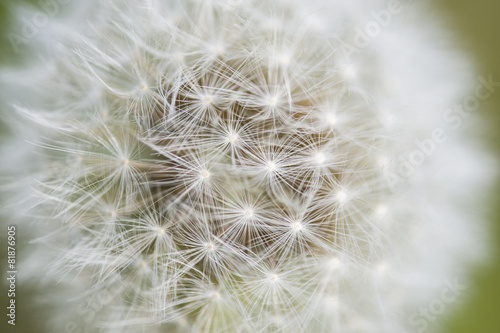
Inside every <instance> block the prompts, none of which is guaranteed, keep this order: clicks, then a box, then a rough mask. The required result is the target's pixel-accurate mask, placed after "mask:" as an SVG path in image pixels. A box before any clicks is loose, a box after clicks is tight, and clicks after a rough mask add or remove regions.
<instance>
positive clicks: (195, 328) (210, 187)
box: [2, 0, 498, 333]
mask: <svg viewBox="0 0 500 333" xmlns="http://www.w3.org/2000/svg"><path fill="white" fill-rule="evenodd" d="M23 13H29V14H27V15H25V16H24V17H26V18H28V19H24V20H19V23H18V25H19V26H18V27H17V29H15V30H14V31H17V33H11V34H10V35H9V40H10V42H11V44H12V46H13V47H14V48H15V49H16V50H18V51H19V52H20V53H23V54H28V55H30V56H29V57H28V56H27V58H29V60H27V61H25V63H24V65H23V67H21V69H16V70H13V69H11V68H4V69H3V71H2V87H3V88H2V91H3V93H2V94H4V97H3V99H4V100H7V101H8V106H6V107H5V108H4V111H3V116H2V117H3V118H4V120H5V123H7V124H8V125H9V127H10V133H11V134H9V136H8V137H7V138H6V139H5V140H4V141H5V144H4V145H3V147H2V159H3V161H5V163H4V162H2V179H3V181H2V189H3V193H4V194H3V195H2V196H3V197H4V199H5V202H7V204H6V205H5V208H4V212H3V213H2V214H4V215H5V216H7V218H6V219H5V220H6V221H7V220H8V221H9V225H14V226H15V228H17V230H19V232H20V233H21V232H23V233H24V234H25V235H28V236H29V239H30V240H31V242H30V243H29V244H27V245H26V246H23V247H22V248H21V246H20V245H19V246H18V249H17V250H18V251H22V252H19V253H23V255H22V256H21V257H22V258H18V261H19V268H18V272H19V273H18V277H17V278H18V281H17V282H18V288H22V287H23V286H24V285H26V286H27V285H31V286H35V288H37V289H38V290H41V292H39V294H40V295H41V296H40V297H38V298H36V299H34V300H33V301H34V302H36V303H37V304H40V305H39V306H40V307H41V308H44V309H45V311H47V313H48V315H47V316H46V317H45V319H44V322H43V325H41V327H40V329H43V330H44V331H46V332H68V333H71V332H112V333H115V332H117V333H118V332H120V333H121V332H168V333H181V332H185V333H188V332H189V333H195V332H196V333H198V332H199V333H211V332H216V333H225V332H228V333H229V332H231V333H254V332H255V333H266V332H287V333H288V332H314V333H321V332H325V333H326V332H329V333H331V332H340V333H349V332H353V333H354V332H363V333H367V332H376V333H380V332H394V333H404V332H407V333H411V332H423V331H425V330H431V328H432V327H433V325H434V324H435V322H437V318H438V317H439V315H440V314H441V313H443V312H444V311H445V309H446V308H448V307H450V308H451V307H452V305H451V303H453V301H454V300H455V299H457V298H458V296H459V295H460V294H461V293H463V292H465V289H466V288H467V269H468V264H470V263H471V262H473V261H477V260H479V259H480V258H482V257H483V256H484V253H485V252H486V246H485V242H484V235H483V234H484V230H483V228H484V227H483V223H482V221H481V218H480V217H479V216H478V214H477V213H475V209H474V207H475V206H474V205H475V202H477V200H479V198H481V193H483V192H482V189H484V181H485V180H487V179H485V178H488V177H486V176H485V175H487V172H479V170H481V167H479V165H481V160H482V159H484V157H483V156H482V153H481V149H480V148H478V147H476V146H475V144H474V143H473V139H472V138H471V137H469V136H468V135H467V134H466V131H464V128H465V126H462V123H465V122H466V119H468V120H467V121H469V120H470V119H472V118H473V117H471V118H469V117H465V116H464V115H465V114H467V115H468V114H470V113H471V112H470V111H469V112H468V111H467V108H468V107H469V106H470V105H471V102H470V101H473V98H472V97H475V95H474V87H475V86H474V84H479V87H480V88H479V90H480V91H481V92H482V93H483V95H484V94H486V93H488V92H489V90H488V88H489V87H491V86H493V87H496V86H497V85H498V83H497V82H495V81H493V80H492V79H491V78H488V77H482V78H481V79H480V81H477V80H476V78H475V76H474V74H473V73H471V72H470V70H468V69H467V66H466V60H464V59H463V58H464V56H463V55H462V54H460V53H457V51H456V50H454V49H453V47H452V46H451V43H449V40H450V38H449V36H447V35H446V33H445V32H443V30H442V29H441V28H440V27H439V24H438V23H439V20H438V19H436V17H434V16H433V14H432V13H431V11H430V10H429V8H427V7H426V6H425V5H424V4H422V3H415V2H405V1H397V0H395V1H388V2H386V1H378V0H377V1H362V0H357V1H335V0H333V1H299V0H296V1H279V0H272V1H263V0H262V1H260V0H246V1H245V0H242V1H234V0H233V1H229V0H182V1H180V0H157V1H156V0H151V1H132V0H114V1H99V2H95V3H93V2H84V1H76V2H67V1H56V0H54V1H52V2H50V1H49V2H47V3H45V4H44V6H43V8H41V9H40V8H38V9H37V10H35V11H31V12H29V11H27V9H25V10H24V11H23ZM31 18H33V19H32V20H31ZM481 84H482V85H481ZM467 96H469V97H471V96H472V97H471V98H472V99H471V98H468V99H467ZM477 98H480V97H477ZM464 99H465V102H463V101H464ZM460 103H463V104H460ZM6 104H7V103H6ZM456 104H459V105H462V106H463V108H462V109H456V108H454V105H456ZM467 112H468V113H467ZM28 236H27V237H28ZM16 269H17V267H16Z"/></svg>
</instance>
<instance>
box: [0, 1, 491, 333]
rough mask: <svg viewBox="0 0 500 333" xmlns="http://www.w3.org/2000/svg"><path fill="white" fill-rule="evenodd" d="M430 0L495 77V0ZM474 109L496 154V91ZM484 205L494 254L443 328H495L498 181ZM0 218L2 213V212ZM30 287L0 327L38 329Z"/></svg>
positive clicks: (4, 21) (15, 58)
mask: <svg viewBox="0 0 500 333" xmlns="http://www.w3.org/2000/svg"><path fill="white" fill-rule="evenodd" d="M17 1H21V0H1V1H0V64H1V65H2V66H5V65H6V64H10V65H15V64H17V65H19V64H20V63H22V57H20V56H19V55H16V54H15V53H14V51H13V49H12V47H11V45H10V44H9V41H8V39H7V33H8V32H9V31H11V30H12V27H11V26H10V23H11V18H10V17H11V15H9V8H8V7H9V5H11V4H12V3H14V2H17ZM24 1H26V0H24ZM304 1H305V0H304ZM345 1H349V0H345ZM27 2H31V3H33V4H35V5H36V4H37V3H38V1H33V0H31V1H27ZM433 3H434V4H435V7H436V9H437V10H438V11H440V12H441V14H442V16H443V19H444V20H445V24H446V26H447V27H448V28H449V29H451V30H452V31H453V32H454V35H455V36H456V40H455V43H456V44H457V45H458V46H459V47H460V48H462V49H463V50H464V51H465V52H466V53H468V54H469V55H470V57H471V67H472V68H475V69H476V70H477V71H478V75H482V76H484V77H488V75H490V74H491V75H493V79H494V81H497V82H498V81H500V1H499V0H472V1H471V0H435V1H433ZM31 56H36V55H31ZM2 104H3V103H0V107H1V108H2V109H0V114H1V112H5V109H3V105H2ZM479 112H480V113H481V115H482V116H483V117H484V118H485V119H486V120H487V121H486V122H485V123H486V124H487V125H486V128H487V130H485V131H482V132H481V133H479V135H480V136H481V139H482V140H483V142H484V143H485V145H487V146H488V147H489V149H491V151H493V152H494V154H496V156H498V157H500V128H499V127H500V91H497V92H495V93H494V94H493V95H492V97H491V98H490V99H488V100H487V101H486V102H483V103H482V104H481V108H480V110H479ZM5 135H8V130H7V129H6V127H5V126H4V125H2V122H1V119H0V140H1V138H2V137H3V136H5ZM7 162H8V161H5V160H2V159H1V157H0V163H7ZM485 207H490V209H488V210H486V209H485V211H484V214H485V215H486V216H487V218H488V219H489V220H490V222H491V234H492V235H493V238H494V239H495V247H494V253H493V255H492V258H493V259H492V260H490V261H489V262H487V263H485V264H483V265H481V266H479V267H477V268H476V269H475V270H474V279H473V283H472V285H471V288H469V289H468V293H467V295H465V296H463V297H462V298H463V299H461V300H460V304H458V305H457V306H456V307H454V310H453V311H452V312H450V313H448V314H447V315H446V316H444V317H442V318H439V319H442V320H443V321H444V324H443V326H444V329H443V330H442V333H471V332H478V333H499V332H500V180H497V182H496V184H494V188H493V191H492V194H491V196H490V200H489V202H488V203H487V205H485ZM0 218H2V216H1V212H0ZM0 236H1V243H0V244H1V247H0V260H1V263H0V267H2V270H1V273H0V274H1V276H2V281H3V280H4V277H3V276H4V275H5V273H4V272H5V269H4V267H5V266H4V265H5V262H6V249H5V247H6V245H5V230H0ZM22 236H23V230H22V228H19V229H18V238H20V240H21V243H19V244H18V246H17V247H18V248H20V247H21V246H22V245H21V244H22V243H23V242H24V241H26V240H24V239H22ZM19 255H21V253H18V259H20V258H19ZM19 274H22V272H20V273H19ZM33 292H34V291H33V290H30V288H29V287H28V286H23V288H22V292H21V293H20V294H17V295H16V296H17V297H16V302H17V304H18V305H19V307H18V308H17V324H18V325H16V327H15V328H13V327H11V326H9V325H7V324H6V316H5V311H6V310H2V311H1V317H0V318H2V319H0V320H1V322H0V332H23V333H24V332H26V333H31V332H41V328H40V325H39V323H40V322H41V321H43V320H44V317H45V316H47V315H48V314H46V313H43V312H42V310H41V309H37V310H36V311H34V308H33V306H31V305H30V304H29V303H30V298H31V297H32V296H33V294H32V293H33ZM6 293H7V288H6V285H5V284H2V286H1V289H0V299H1V303H0V304H1V306H0V308H2V309H5V307H4V305H5V306H6V305H7V295H6ZM429 331H430V330H429ZM51 333H59V332H51ZM75 333H76V332H75ZM339 333H342V332H339ZM381 333H383V332H381ZM408 333H412V332H408Z"/></svg>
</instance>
